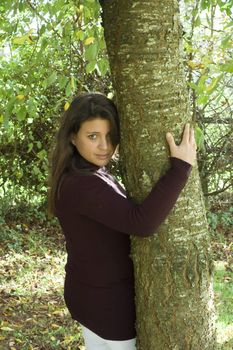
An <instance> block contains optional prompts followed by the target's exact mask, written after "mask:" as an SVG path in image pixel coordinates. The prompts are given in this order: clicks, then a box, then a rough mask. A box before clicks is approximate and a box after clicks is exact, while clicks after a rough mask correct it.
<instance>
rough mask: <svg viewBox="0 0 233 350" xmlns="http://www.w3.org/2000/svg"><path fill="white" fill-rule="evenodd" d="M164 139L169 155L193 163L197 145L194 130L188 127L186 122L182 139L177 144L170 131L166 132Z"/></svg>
mask: <svg viewBox="0 0 233 350" xmlns="http://www.w3.org/2000/svg"><path fill="white" fill-rule="evenodd" d="M166 139H167V143H168V145H169V148H170V153H171V157H175V158H179V159H181V160H184V161H185V162H187V163H189V164H191V165H193V164H194V162H195V159H196V150H197V145H196V141H195V137H194V130H193V128H190V125H189V124H188V123H187V124H185V128H184V132H183V137H182V141H181V143H180V144H179V145H178V146H177V145H176V143H175V141H174V137H173V135H172V134H171V133H170V132H168V133H167V134H166Z"/></svg>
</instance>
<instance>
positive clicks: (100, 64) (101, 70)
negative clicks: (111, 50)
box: [97, 58, 109, 76]
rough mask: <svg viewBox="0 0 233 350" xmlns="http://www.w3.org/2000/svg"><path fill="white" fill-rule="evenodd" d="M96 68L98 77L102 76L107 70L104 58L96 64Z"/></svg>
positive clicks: (106, 62)
mask: <svg viewBox="0 0 233 350" xmlns="http://www.w3.org/2000/svg"><path fill="white" fill-rule="evenodd" d="M97 67H98V69H99V73H100V75H101V76H104V75H105V74H106V73H107V71H108V69H109V63H108V60H107V59H106V58H101V59H100V60H99V61H98V63H97Z"/></svg>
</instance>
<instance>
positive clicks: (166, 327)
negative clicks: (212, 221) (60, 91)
mask: <svg viewBox="0 0 233 350" xmlns="http://www.w3.org/2000/svg"><path fill="white" fill-rule="evenodd" d="M101 4H102V8H103V19H104V22H103V23H104V29H105V38H106V43H107V49H108V54H109V60H110V66H111V71H112V79H113V85H114V89H115V91H116V96H117V105H118V109H119V112H120V116H121V131H122V140H121V159H122V164H123V169H124V182H125V185H126V188H127V191H128V193H129V194H130V196H132V197H133V198H134V199H135V201H138V202H140V201H141V200H142V199H143V198H144V197H145V196H146V194H147V193H148V192H149V191H150V189H151V187H152V185H153V184H154V183H155V182H156V181H157V180H158V178H159V177H160V176H161V175H162V174H163V173H164V171H165V170H166V169H167V167H168V166H169V159H168V147H167V146H166V140H165V132H166V131H172V132H173V133H174V135H175V137H176V141H179V137H180V135H181V132H182V130H183V126H184V123H185V122H187V121H189V120H190V113H189V106H188V98H187V91H186V83H185V80H184V74H183V65H182V45H181V44H182V43H181V32H182V30H181V27H180V23H179V8H178V3H177V1H173V0H165V1H159V0H151V1H131V0H127V1H117V0H110V1H102V2H101ZM155 215H156V213H155ZM209 246H210V241H209V234H208V228H207V221H206V216H205V208H204V204H203V197H202V192H201V187H200V181H199V175H198V169H197V166H195V167H194V169H193V171H192V175H191V177H190V179H189V181H188V184H187V185H186V187H185V189H184V190H183V192H182V194H181V196H180V197H179V199H178V202H177V204H176V206H175V208H174V210H173V211H172V213H171V214H170V215H169V217H168V218H167V219H166V221H165V223H164V224H162V225H161V226H160V228H159V229H158V230H157V232H155V235H154V236H152V237H150V238H146V239H140V238H133V239H132V257H133V261H134V266H135V280H136V281H135V285H136V307H137V332H138V343H137V349H138V350H169V349H172V350H204V349H208V350H210V349H211V350H215V349H216V347H215V330H214V308H213V289H212V263H211V259H210V254H209Z"/></svg>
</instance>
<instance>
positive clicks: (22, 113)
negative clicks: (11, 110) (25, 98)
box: [16, 105, 27, 121]
mask: <svg viewBox="0 0 233 350" xmlns="http://www.w3.org/2000/svg"><path fill="white" fill-rule="evenodd" d="M16 116H17V119H18V120H19V121H22V120H25V119H26V116H27V109H26V107H25V105H23V106H20V108H19V109H18V110H17V111H16Z"/></svg>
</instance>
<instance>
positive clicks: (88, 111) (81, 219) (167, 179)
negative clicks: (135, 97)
mask: <svg viewBox="0 0 233 350" xmlns="http://www.w3.org/2000/svg"><path fill="white" fill-rule="evenodd" d="M166 137H167V141H168V144H169V147H170V152H171V158H170V162H171V167H170V169H169V170H168V171H167V172H166V174H165V175H164V176H163V177H162V178H161V179H160V180H159V181H158V182H157V183H156V184H155V186H154V188H153V189H152V191H151V192H150V194H149V195H148V196H147V198H146V199H145V200H144V201H143V202H142V203H141V204H139V205H136V204H134V203H133V202H132V201H130V200H128V199H127V198H126V195H125V191H124V189H123V188H122V187H121V186H120V185H119V184H118V183H117V181H116V180H115V179H114V177H112V176H111V175H110V174H109V173H108V171H107V170H106V168H105V166H106V165H107V164H108V163H109V162H110V160H111V158H112V156H113V154H114V152H115V149H116V146H117V144H118V143H119V139H120V132H119V119H118V114H117V109H116V107H115V105H114V103H113V102H112V101H111V100H109V99H108V98H107V97H105V96H104V95H102V94H99V93H86V94H82V95H80V96H78V97H76V98H75V99H74V100H73V102H72V103H71V105H70V107H69V109H68V110H67V111H66V112H65V114H64V117H63V120H62V123H61V126H60V129H59V131H58V136H57V144H56V146H55V149H54V153H53V158H52V164H51V167H52V172H51V180H52V181H51V192H50V204H51V210H52V211H53V213H54V214H55V215H56V216H57V217H58V219H59V222H60V224H61V227H62V229H63V232H64V235H65V239H66V247H67V253H68V257H67V264H66V267H65V270H66V277H65V291H64V298H65V302H66V305H67V307H68V309H69V311H70V313H71V315H72V317H73V319H75V320H77V321H78V322H79V323H80V324H81V326H82V330H83V335H84V340H85V345H86V349H87V350H95V349H99V350H100V349H102V350H135V349H136V346H135V336H136V333H135V327H134V326H135V306H134V276H133V264H132V261H131V259H130V256H129V254H130V235H137V236H140V237H146V236H149V235H151V234H152V233H153V232H155V230H156V228H157V227H158V226H159V225H160V224H161V223H162V222H163V221H164V219H165V218H166V217H167V215H168V214H169V212H170V210H171V209H172V208H173V206H174V204H175V202H176V200H177V198H178V196H179V194H180V192H181V190H182V189H183V187H184V186H185V184H186V181H187V178H188V175H189V173H190V170H191V167H192V164H193V162H194V159H195V156H196V144H195V140H194V133H193V130H192V129H191V128H190V127H189V125H188V124H187V125H186V126H185V129H184V133H183V138H182V142H181V144H180V145H179V146H177V145H176V144H175V142H174V139H173V136H172V135H171V134H170V133H168V134H167V135H166Z"/></svg>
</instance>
